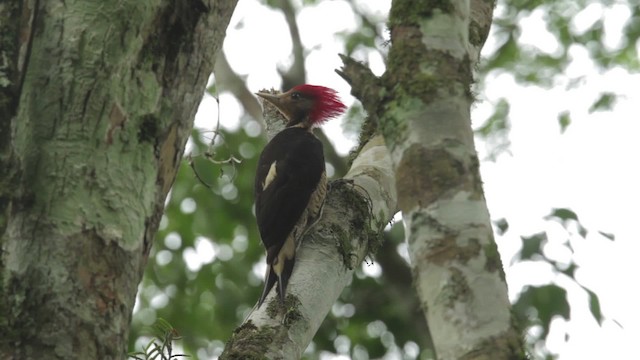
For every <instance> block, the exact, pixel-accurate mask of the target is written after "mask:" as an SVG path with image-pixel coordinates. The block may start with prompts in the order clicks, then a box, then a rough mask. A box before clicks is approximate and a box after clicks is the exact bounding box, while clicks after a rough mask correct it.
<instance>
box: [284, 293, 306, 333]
mask: <svg viewBox="0 0 640 360" xmlns="http://www.w3.org/2000/svg"><path fill="white" fill-rule="evenodd" d="M284 305H285V309H286V311H285V313H284V317H283V318H282V323H283V324H284V326H286V327H287V328H289V327H290V326H291V325H293V324H295V323H296V322H298V321H300V320H301V319H302V318H303V316H302V312H300V305H301V303H300V300H299V299H298V297H297V296H295V295H293V294H288V295H287V297H286V298H285V300H284Z"/></svg>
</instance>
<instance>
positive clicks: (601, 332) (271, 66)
mask: <svg viewBox="0 0 640 360" xmlns="http://www.w3.org/2000/svg"><path fill="white" fill-rule="evenodd" d="M360 3H361V7H362V8H367V9H368V10H369V11H370V12H372V13H375V14H376V16H377V17H378V18H379V19H380V23H384V19H385V18H386V14H387V12H388V9H389V6H390V5H389V4H390V2H389V1H387V0H385V1H364V0H362V1H360ZM498 11H499V10H498ZM603 11H604V13H605V14H606V15H607V16H608V17H609V19H610V21H607V22H606V23H605V29H606V30H607V31H608V35H607V37H606V40H605V43H606V44H607V45H608V46H615V45H616V44H617V41H618V39H619V38H620V35H619V33H620V29H621V27H622V25H623V24H624V21H625V20H626V19H627V18H628V17H629V13H628V11H627V10H626V8H624V7H623V6H620V5H614V6H613V7H612V8H611V9H604V8H603V7H602V5H599V4H592V5H590V6H588V7H587V8H586V9H585V10H583V11H582V12H581V13H580V14H579V16H576V17H575V18H574V19H573V21H572V23H571V26H574V27H576V28H585V27H587V26H589V25H590V24H591V23H593V21H595V19H597V18H598V17H599V16H600V14H602V13H603ZM543 15H544V14H543V13H542V12H534V13H533V14H532V15H531V16H530V17H529V18H528V19H525V21H523V22H522V23H521V24H522V26H523V33H522V38H521V40H522V41H523V42H525V43H528V44H531V45H532V46H536V47H538V48H539V49H540V50H541V51H544V52H548V53H553V52H554V51H557V44H556V43H555V40H554V39H553V38H552V37H551V36H550V34H548V33H547V32H546V30H545V29H544V27H543V25H542V23H541V18H542V16H543ZM327 19H331V21H327ZM298 24H299V26H300V31H301V36H302V40H303V43H304V45H305V48H306V49H313V51H311V52H310V53H309V54H308V56H307V57H306V67H307V71H308V74H307V75H308V82H309V83H312V84H319V85H325V86H329V87H332V88H335V89H336V90H338V91H339V92H340V93H341V96H342V98H343V99H344V100H345V102H347V103H352V102H353V101H354V99H353V98H352V97H351V96H350V95H349V91H350V88H349V86H348V85H347V84H346V83H345V82H344V81H343V80H342V79H341V78H340V77H338V76H337V75H336V74H335V73H334V69H336V68H338V67H340V65H341V64H340V60H339V58H338V57H337V56H336V54H337V53H339V52H341V51H342V44H341V43H340V41H339V39H338V38H337V37H336V36H334V33H336V32H339V31H351V30H354V29H355V28H356V26H357V24H355V23H354V17H353V15H352V13H351V10H350V7H349V6H348V5H347V3H346V2H344V1H340V0H336V1H325V2H322V3H320V4H319V5H317V6H310V7H308V8H305V9H303V10H302V11H301V12H300V14H299V16H298ZM616 34H618V35H616ZM379 45H381V44H379ZM492 46H495V43H493V42H492V40H491V39H490V40H489V41H488V42H487V45H486V47H485V49H489V48H491V47H492ZM224 50H225V53H226V55H227V57H228V60H229V63H230V64H231V66H232V67H233V69H234V70H235V71H236V72H237V73H239V74H241V75H247V78H246V83H247V86H248V87H249V89H250V90H252V91H257V90H259V89H262V88H269V87H274V88H278V87H279V86H280V77H279V75H278V73H277V71H276V68H277V67H278V66H280V67H286V66H288V65H289V64H290V63H291V61H292V58H291V56H290V53H291V42H290V39H289V33H288V29H287V27H286V23H285V21H284V17H283V15H282V14H281V13H280V12H277V11H273V10H270V9H268V8H266V7H264V6H262V5H261V4H260V3H259V2H257V1H255V0H242V1H240V2H239V3H238V7H237V9H236V12H235V14H234V16H233V18H232V21H231V25H230V27H229V30H228V33H227V39H226V42H225V46H224ZM358 55H359V56H361V58H360V60H366V61H368V62H369V63H370V65H371V67H372V69H373V70H374V72H375V73H377V74H380V73H381V72H382V71H383V65H382V60H381V58H380V56H379V55H377V54H364V53H360V54H358ZM571 56H572V58H573V59H574V62H573V64H572V65H571V66H570V67H569V68H568V70H567V74H566V75H567V76H568V77H577V76H581V75H584V76H586V78H585V79H586V82H585V83H584V85H583V86H581V87H578V88H575V89H571V90H565V87H564V86H559V87H556V88H553V89H540V88H536V87H522V86H521V85H518V84H516V83H515V81H514V80H513V78H512V77H511V76H508V75H500V76H494V77H491V78H490V79H488V80H487V84H488V85H487V88H486V92H485V93H484V94H482V95H481V97H483V98H484V100H483V101H481V102H479V103H477V104H475V106H474V110H473V114H472V118H473V119H474V124H479V123H481V122H482V121H483V120H484V119H486V118H487V117H488V116H489V115H490V114H491V106H490V104H491V103H492V102H494V101H497V99H499V98H501V97H507V98H508V100H509V102H510V105H511V113H510V119H511V125H512V128H511V132H510V141H511V146H510V148H509V152H508V153H505V154H503V155H501V156H500V157H499V158H498V159H497V161H496V162H486V161H485V162H483V163H482V164H481V171H482V175H483V180H484V183H485V192H486V197H487V200H488V204H489V209H490V212H491V215H492V218H493V219H499V218H503V217H504V218H507V219H508V220H509V225H510V229H509V232H508V233H507V234H506V236H504V237H500V238H498V242H499V243H498V245H499V248H500V251H501V255H502V260H503V263H504V265H505V271H506V273H507V281H508V283H509V290H510V296H511V298H512V299H514V298H515V297H516V296H517V293H518V292H519V291H520V290H521V288H522V286H523V285H526V284H534V285H541V284H546V283H549V282H550V281H554V282H556V283H557V284H560V285H562V286H566V287H567V288H568V293H569V295H568V296H569V300H570V302H571V321H570V322H568V323H567V322H565V321H564V320H556V321H554V324H553V326H552V329H551V336H550V337H549V341H548V343H547V346H548V348H549V349H550V350H551V351H552V352H554V353H558V354H559V355H560V359H587V358H591V359H596V358H601V359H628V358H631V354H635V353H637V349H636V347H637V346H636V345H635V342H636V340H637V339H638V338H640V307H638V306H637V304H639V303H640V296H639V295H638V291H637V290H636V288H637V283H636V282H635V281H633V280H632V279H635V275H637V274H639V273H640V271H639V270H640V269H639V266H638V261H637V257H638V254H640V242H639V241H638V240H639V239H638V230H637V227H636V226H635V221H638V220H637V219H638V215H640V213H639V212H638V211H637V206H638V204H640V191H639V190H638V185H639V184H640V171H638V169H637V168H638V166H637V165H633V164H637V159H636V157H637V155H638V154H640V141H637V140H636V138H637V136H638V134H640V122H639V121H638V120H639V119H638V113H639V109H638V105H637V104H639V103H640V75H638V74H635V75H630V74H628V73H627V72H626V71H624V70H622V69H614V70H611V71H608V72H605V73H601V72H599V71H596V70H595V69H594V67H593V64H592V63H591V60H590V59H589V58H588V56H587V53H586V51H584V50H583V49H582V48H578V47H576V48H573V49H571ZM601 91H612V92H615V93H617V94H623V95H624V96H623V97H621V98H619V99H618V102H617V105H616V106H615V108H614V111H610V112H596V113H593V114H588V113H587V109H588V108H589V107H590V105H591V104H592V103H593V101H594V100H595V99H597V98H598V97H599V94H600V92H601ZM220 101H221V120H222V125H223V126H226V127H229V128H236V127H237V126H238V125H239V120H238V119H239V118H240V116H241V111H242V110H241V109H240V107H239V105H238V104H237V103H236V102H235V99H233V98H232V97H231V96H230V95H228V94H223V95H222V96H221V98H220ZM565 110H569V111H570V113H571V119H572V123H571V125H570V126H569V127H568V128H567V130H566V132H565V133H564V134H560V128H559V125H558V121H557V115H558V113H559V112H562V111H565ZM216 111H217V110H216V104H215V102H214V101H213V100H212V99H211V98H210V97H205V100H204V101H203V103H202V105H201V109H200V111H199V113H198V115H197V116H196V125H197V126H200V127H205V128H211V127H212V123H213V122H212V120H211V119H215V118H216V116H217V115H216ZM324 129H325V131H327V133H328V135H329V138H330V139H332V140H334V143H335V145H336V148H337V149H338V151H340V152H341V153H346V152H347V151H348V150H349V149H350V148H351V146H352V145H353V143H352V142H350V141H348V140H347V139H345V138H344V135H343V134H342V131H343V130H342V128H341V123H340V121H336V120H334V121H332V122H329V123H328V124H327V125H326V126H324ZM477 147H478V150H479V151H480V152H481V153H482V151H483V149H484V145H483V144H481V143H478V145H477ZM552 208H570V209H572V210H573V211H575V212H576V213H577V214H578V216H579V218H580V221H581V222H582V224H583V225H584V226H585V227H586V228H587V229H589V230H590V235H589V236H588V237H587V239H586V240H585V239H581V238H579V237H577V236H575V232H574V236H572V237H571V245H572V247H573V249H574V251H575V252H574V253H573V254H571V253H570V252H568V251H566V248H565V247H564V246H562V245H561V244H562V242H563V241H565V240H566V239H568V237H569V235H568V234H567V233H566V232H565V231H564V230H563V228H562V227H561V226H560V225H558V224H553V223H550V222H548V221H544V220H543V217H544V216H545V215H548V214H549V213H550V211H551V209H552ZM598 230H601V231H605V232H608V233H613V234H615V235H616V240H615V242H611V241H609V240H606V239H604V238H603V237H601V236H597V235H596V234H597V231H598ZM540 231H547V232H548V234H549V237H550V244H549V245H548V246H547V247H545V254H546V255H547V256H548V257H549V258H552V259H554V260H557V261H561V262H562V261H564V262H567V261H569V260H570V259H573V260H574V261H575V262H576V263H577V264H578V265H579V269H578V270H577V272H576V278H577V279H578V280H579V281H580V282H581V284H582V285H584V286H586V287H588V288H590V289H591V290H593V291H595V292H596V294H598V295H599V297H600V301H601V307H602V311H603V314H604V316H605V318H606V320H605V321H604V322H603V324H602V327H599V326H598V324H597V323H596V322H595V320H594V319H593V317H592V316H591V314H590V312H589V308H588V300H587V296H586V293H585V292H584V291H583V290H581V289H580V288H579V287H578V286H576V285H575V284H572V283H571V282H569V281H567V279H566V278H563V277H562V276H558V275H554V274H553V273H552V272H551V270H550V268H548V267H544V266H538V265H536V264H532V263H519V264H517V265H515V266H509V265H510V262H511V259H512V257H513V256H514V254H516V253H517V251H518V250H519V248H520V244H521V241H520V236H521V235H523V236H527V235H531V234H534V233H537V232H540ZM613 320H615V321H617V322H618V323H619V324H620V325H621V326H622V327H623V328H621V327H620V326H619V325H617V324H616V323H615V322H614V321H613ZM565 332H568V333H569V335H570V338H569V341H568V342H567V343H565V342H564V333H565ZM400 345H402V344H400Z"/></svg>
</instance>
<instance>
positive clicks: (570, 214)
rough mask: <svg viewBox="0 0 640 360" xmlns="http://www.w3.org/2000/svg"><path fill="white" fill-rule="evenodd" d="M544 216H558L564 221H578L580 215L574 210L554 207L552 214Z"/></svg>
mask: <svg viewBox="0 0 640 360" xmlns="http://www.w3.org/2000/svg"><path fill="white" fill-rule="evenodd" d="M544 218H545V219H547V220H549V219H551V218H558V219H560V220H561V221H562V222H565V221H567V220H575V221H578V215H577V214H576V213H575V212H574V211H573V210H570V209H565V208H560V209H553V210H552V211H551V214H549V215H547V216H545V217H544Z"/></svg>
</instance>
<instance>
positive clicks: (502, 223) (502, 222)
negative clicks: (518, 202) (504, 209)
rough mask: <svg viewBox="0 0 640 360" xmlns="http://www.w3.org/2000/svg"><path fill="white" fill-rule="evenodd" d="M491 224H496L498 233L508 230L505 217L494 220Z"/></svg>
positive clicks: (501, 233) (502, 233)
mask: <svg viewBox="0 0 640 360" xmlns="http://www.w3.org/2000/svg"><path fill="white" fill-rule="evenodd" d="M493 225H495V226H496V232H497V233H498V235H504V233H506V232H507V230H509V223H508V222H507V219H505V218H502V219H498V220H496V221H494V222H493Z"/></svg>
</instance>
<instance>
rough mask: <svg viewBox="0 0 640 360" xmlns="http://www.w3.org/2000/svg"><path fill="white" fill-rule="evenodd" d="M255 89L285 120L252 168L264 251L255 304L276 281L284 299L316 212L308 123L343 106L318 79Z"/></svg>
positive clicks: (316, 174) (319, 153)
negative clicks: (277, 90) (278, 89)
mask: <svg viewBox="0 0 640 360" xmlns="http://www.w3.org/2000/svg"><path fill="white" fill-rule="evenodd" d="M256 95H258V96H259V97H261V98H262V99H264V100H265V101H268V102H269V103H271V104H273V105H274V106H275V107H276V109H278V111H279V112H280V113H281V114H282V115H283V116H284V118H285V119H286V121H287V122H286V126H285V128H284V129H283V130H282V131H280V132H279V133H277V134H276V135H275V136H274V137H273V139H271V141H269V142H268V143H267V145H266V146H265V147H264V149H263V150H262V153H261V154H260V158H259V160H258V166H257V169H256V177H255V183H254V195H255V213H256V221H257V224H258V230H259V232H260V237H261V239H262V243H263V245H264V247H265V250H266V252H267V271H266V275H265V285H264V290H263V291H262V295H261V296H260V300H259V301H258V308H259V307H260V306H261V305H262V303H263V302H264V300H265V299H266V297H267V295H268V294H269V292H270V291H271V289H272V288H273V287H274V285H275V284H276V282H277V283H278V286H277V288H276V289H277V290H276V291H277V292H278V296H279V299H280V302H281V303H284V299H285V294H286V290H287V284H288V283H289V278H290V277H291V274H292V272H293V267H294V264H295V256H296V250H297V248H298V246H299V245H300V241H301V238H302V236H303V235H304V233H305V232H306V230H307V229H308V228H309V227H310V226H312V225H313V224H314V223H315V222H316V221H317V220H318V219H319V217H320V215H321V213H322V207H323V205H324V199H325V196H326V193H327V176H326V172H325V164H324V154H323V147H322V143H321V142H320V140H319V139H318V138H317V137H316V136H315V135H314V134H313V129H314V128H316V127H318V126H320V125H322V124H323V123H325V122H326V121H328V120H329V119H331V118H334V117H337V116H340V115H341V114H342V113H344V111H345V109H346V106H345V105H344V104H343V103H342V101H341V100H340V98H339V97H338V94H337V92H336V91H335V90H333V89H331V88H327V87H324V86H318V85H309V84H303V85H298V86H295V87H293V88H291V89H290V90H289V91H287V92H284V93H281V94H270V93H265V92H258V93H256Z"/></svg>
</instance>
